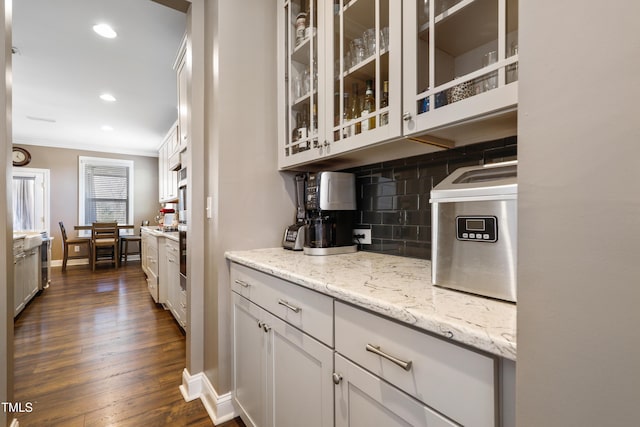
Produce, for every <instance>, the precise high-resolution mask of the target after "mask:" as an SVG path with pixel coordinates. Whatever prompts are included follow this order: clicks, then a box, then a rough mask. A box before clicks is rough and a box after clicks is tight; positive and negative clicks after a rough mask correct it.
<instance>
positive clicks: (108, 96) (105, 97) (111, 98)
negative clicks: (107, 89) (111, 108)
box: [100, 93, 116, 102]
mask: <svg viewBox="0 0 640 427" xmlns="http://www.w3.org/2000/svg"><path fill="white" fill-rule="evenodd" d="M100 99H102V100H103V101H107V102H115V100H116V97H115V96H113V95H111V94H110V93H103V94H102V95H100Z"/></svg>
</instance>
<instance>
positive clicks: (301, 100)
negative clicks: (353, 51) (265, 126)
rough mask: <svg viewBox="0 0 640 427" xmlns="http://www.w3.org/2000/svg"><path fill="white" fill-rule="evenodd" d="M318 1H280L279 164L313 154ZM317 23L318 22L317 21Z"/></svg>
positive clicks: (318, 106)
mask: <svg viewBox="0 0 640 427" xmlns="http://www.w3.org/2000/svg"><path fill="white" fill-rule="evenodd" d="M322 3H323V2H322V0H320V1H319V0H287V1H283V3H282V5H283V8H282V9H281V10H280V12H279V13H280V14H281V15H280V17H279V25H280V27H281V28H282V29H283V30H284V31H283V32H282V33H281V40H280V41H279V42H280V46H281V47H280V49H281V50H282V52H284V55H283V56H284V57H282V56H281V57H280V58H279V61H281V63H280V65H279V66H281V67H283V68H282V71H283V72H279V76H282V77H283V79H282V77H281V79H282V81H281V82H280V84H283V85H284V86H285V87H284V90H280V91H279V92H280V93H283V94H284V100H282V101H283V102H279V104H282V105H280V106H279V108H282V107H284V109H285V111H283V114H282V115H280V117H284V121H285V122H284V124H283V126H282V127H283V129H284V133H285V134H284V135H281V137H280V140H281V144H284V146H282V148H281V150H282V152H281V153H280V159H281V161H280V163H281V164H284V165H287V164H295V163H300V162H304V161H308V160H309V159H312V158H313V157H315V153H312V148H313V147H318V146H319V142H318V141H319V135H320V134H321V132H322V130H321V129H320V126H319V117H320V110H321V108H323V100H322V98H323V96H322V93H321V92H320V91H319V78H320V74H321V73H319V66H320V61H321V60H322V58H319V52H321V51H322V49H323V46H324V42H323V41H322V40H320V38H321V34H320V32H319V29H320V31H321V30H322V19H323V18H322V12H321V11H319V10H318V5H319V4H320V5H321V6H322ZM319 23H320V24H319Z"/></svg>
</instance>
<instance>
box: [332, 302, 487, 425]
mask: <svg viewBox="0 0 640 427" xmlns="http://www.w3.org/2000/svg"><path fill="white" fill-rule="evenodd" d="M335 312H336V320H335V322H336V325H335V329H336V351H337V352H338V353H340V354H342V355H344V356H346V357H347V358H349V359H351V360H352V361H354V362H355V363H357V364H358V365H360V366H362V367H364V368H366V369H368V370H369V371H371V372H372V373H374V374H375V375H377V376H379V377H381V378H383V379H385V380H386V381H388V382H389V383H391V384H393V385H395V386H396V387H398V388H400V389H401V390H404V391H405V392H407V393H409V394H410V395H412V396H414V397H415V398H417V399H418V400H420V401H422V402H424V403H425V404H427V405H429V406H430V407H431V408H434V409H435V410H437V411H439V412H440V413H442V414H444V415H446V416H447V417H450V418H451V419H453V420H454V421H456V422H458V423H460V424H462V425H473V426H481V427H489V426H491V427H495V426H496V425H497V424H496V423H497V419H496V418H497V417H496V406H497V401H498V400H497V392H498V389H497V387H496V378H497V374H496V373H497V370H496V369H497V359H496V358H494V357H490V356H487V355H484V354H481V353H476V352H474V351H471V350H468V349H466V348H463V347H461V346H458V345H456V344H453V343H451V342H447V341H446V340H444V339H440V338H436V337H433V336H431V335H428V334H426V333H423V332H420V331H416V330H414V329H412V328H410V327H407V326H403V325H401V324H399V323H396V322H394V321H391V320H388V319H386V318H383V317H380V316H377V315H374V314H371V313H369V312H366V311H364V310H360V309H357V308H354V307H352V306H349V305H346V304H343V303H340V302H336V304H335ZM367 348H369V350H367ZM377 352H379V353H377ZM391 358H395V359H396V362H397V363H396V362H394V361H393V360H391ZM402 362H407V363H408V362H411V364H410V365H409V366H406V367H401V366H399V364H401V363H402ZM405 368H406V369H405Z"/></svg>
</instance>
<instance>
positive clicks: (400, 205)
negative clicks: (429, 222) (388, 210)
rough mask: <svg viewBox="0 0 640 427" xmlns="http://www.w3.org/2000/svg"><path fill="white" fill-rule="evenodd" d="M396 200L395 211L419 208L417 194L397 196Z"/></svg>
mask: <svg viewBox="0 0 640 427" xmlns="http://www.w3.org/2000/svg"><path fill="white" fill-rule="evenodd" d="M394 199H395V200H394V209H396V210H413V209H417V208H418V195H417V194H410V195H407V196H396V197H395V198H394Z"/></svg>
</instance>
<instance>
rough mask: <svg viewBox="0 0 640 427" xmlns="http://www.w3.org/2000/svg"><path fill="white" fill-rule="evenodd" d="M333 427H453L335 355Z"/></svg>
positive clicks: (416, 402)
mask: <svg viewBox="0 0 640 427" xmlns="http://www.w3.org/2000/svg"><path fill="white" fill-rule="evenodd" d="M335 365H336V366H335V372H336V374H337V375H339V378H340V377H341V380H340V383H339V384H338V385H337V386H336V388H335V410H336V423H335V425H336V427H370V426H385V427H396V426H397V427H406V426H428V427H454V426H456V425H457V424H455V423H453V422H451V421H449V420H447V419H446V418H444V417H442V416H441V415H439V414H437V413H436V412H434V411H432V410H431V409H429V407H427V406H425V405H424V404H422V403H421V402H419V401H417V400H415V399H413V398H412V397H411V396H409V395H407V394H404V393H403V392H401V391H399V390H398V389H396V388H394V387H392V386H390V385H389V384H387V383H386V382H384V381H382V380H381V379H380V378H378V377H376V376H374V375H372V374H370V373H369V372H367V371H365V370H364V369H362V368H360V367H358V366H357V365H355V364H353V363H351V362H349V361H348V360H347V359H345V358H343V357H342V356H341V355H339V354H336V357H335Z"/></svg>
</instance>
